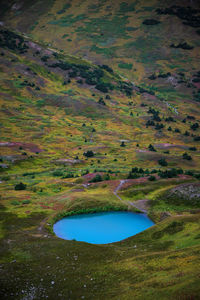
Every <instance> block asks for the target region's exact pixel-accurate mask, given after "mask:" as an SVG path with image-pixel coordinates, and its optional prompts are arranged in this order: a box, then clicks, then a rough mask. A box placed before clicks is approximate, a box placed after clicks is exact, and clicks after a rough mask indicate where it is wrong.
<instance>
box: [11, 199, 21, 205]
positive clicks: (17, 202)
mask: <svg viewBox="0 0 200 300" xmlns="http://www.w3.org/2000/svg"><path fill="white" fill-rule="evenodd" d="M11 204H12V205H20V203H19V201H17V200H13V201H11Z"/></svg>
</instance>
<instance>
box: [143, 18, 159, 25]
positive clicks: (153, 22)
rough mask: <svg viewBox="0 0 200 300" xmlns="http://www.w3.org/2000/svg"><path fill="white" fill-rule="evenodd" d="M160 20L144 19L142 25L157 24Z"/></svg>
mask: <svg viewBox="0 0 200 300" xmlns="http://www.w3.org/2000/svg"><path fill="white" fill-rule="evenodd" d="M159 23H160V21H158V20H154V19H146V20H144V21H143V22H142V24H144V25H158V24H159Z"/></svg>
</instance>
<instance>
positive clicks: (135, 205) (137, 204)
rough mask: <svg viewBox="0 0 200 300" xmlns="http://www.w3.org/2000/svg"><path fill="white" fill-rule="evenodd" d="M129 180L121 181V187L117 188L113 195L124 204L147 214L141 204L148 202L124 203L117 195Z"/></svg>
mask: <svg viewBox="0 0 200 300" xmlns="http://www.w3.org/2000/svg"><path fill="white" fill-rule="evenodd" d="M127 181H128V180H127V179H125V180H120V183H119V185H118V186H117V187H116V188H115V190H114V191H113V194H114V195H115V196H116V197H117V198H118V199H119V200H120V201H121V202H122V203H125V204H129V205H130V206H132V207H135V208H137V209H139V210H140V211H141V212H143V213H144V214H146V213H147V210H146V209H144V208H141V204H144V202H146V201H147V200H145V199H144V200H138V201H137V202H131V201H124V200H122V198H121V197H120V196H119V195H118V194H117V192H118V191H119V190H120V189H121V188H122V186H123V185H124V184H125V183H126V182H127Z"/></svg>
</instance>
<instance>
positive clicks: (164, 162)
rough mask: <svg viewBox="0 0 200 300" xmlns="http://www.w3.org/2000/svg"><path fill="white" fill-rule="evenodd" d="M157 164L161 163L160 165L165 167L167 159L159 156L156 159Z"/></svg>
mask: <svg viewBox="0 0 200 300" xmlns="http://www.w3.org/2000/svg"><path fill="white" fill-rule="evenodd" d="M158 163H159V165H161V166H162V167H166V166H167V165H168V163H167V161H166V160H165V158H161V159H159V160H158Z"/></svg>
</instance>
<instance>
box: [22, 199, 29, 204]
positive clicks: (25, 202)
mask: <svg viewBox="0 0 200 300" xmlns="http://www.w3.org/2000/svg"><path fill="white" fill-rule="evenodd" d="M29 203H31V201H30V200H28V199H27V200H23V201H22V204H29Z"/></svg>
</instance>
